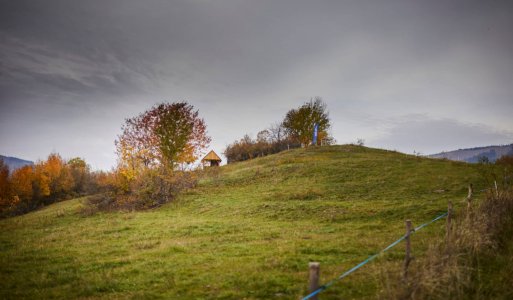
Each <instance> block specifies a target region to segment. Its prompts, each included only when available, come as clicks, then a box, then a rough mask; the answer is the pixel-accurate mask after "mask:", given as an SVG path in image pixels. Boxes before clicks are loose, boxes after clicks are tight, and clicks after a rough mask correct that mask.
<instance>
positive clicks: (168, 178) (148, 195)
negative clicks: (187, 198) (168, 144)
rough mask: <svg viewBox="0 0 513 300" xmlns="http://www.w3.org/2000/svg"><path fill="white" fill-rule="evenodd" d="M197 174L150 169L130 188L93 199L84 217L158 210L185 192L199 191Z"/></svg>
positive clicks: (137, 177) (114, 190)
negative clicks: (196, 189)
mask: <svg viewBox="0 0 513 300" xmlns="http://www.w3.org/2000/svg"><path fill="white" fill-rule="evenodd" d="M196 184H197V178H196V175H195V174H194V173H193V172H180V171H170V170H167V169H165V168H146V169H143V170H141V171H140V172H139V173H138V175H137V176H136V177H135V178H134V179H133V180H131V181H130V182H129V184H128V188H127V189H125V188H115V189H112V191H111V192H106V193H102V194H99V195H96V196H92V197H89V199H88V201H87V202H86V208H85V209H84V210H85V211H84V214H86V215H87V214H90V213H91V212H92V213H94V212H96V211H109V210H141V209H149V208H154V207H158V206H160V205H162V204H165V203H168V202H170V201H172V200H173V199H175V198H176V196H177V195H178V194H179V193H180V192H182V191H183V190H186V189H190V188H193V187H195V186H196Z"/></svg>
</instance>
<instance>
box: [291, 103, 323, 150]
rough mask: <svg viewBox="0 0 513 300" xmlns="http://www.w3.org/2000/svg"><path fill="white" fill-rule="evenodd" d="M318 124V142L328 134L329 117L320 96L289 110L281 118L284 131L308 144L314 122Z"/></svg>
mask: <svg viewBox="0 0 513 300" xmlns="http://www.w3.org/2000/svg"><path fill="white" fill-rule="evenodd" d="M315 123H317V124H318V125H319V128H318V136H319V143H320V140H321V139H322V138H326V137H327V136H328V134H327V130H328V129H329V128H330V119H329V115H328V111H327V110H326V104H325V103H324V102H323V101H322V99H321V98H320V97H316V98H315V99H311V100H310V101H309V102H306V103H305V104H303V105H302V106H301V107H299V108H298V109H292V110H290V111H289V112H288V113H287V114H286V116H285V119H284V120H283V127H284V128H285V131H286V133H287V134H288V135H289V136H290V137H291V138H293V139H295V140H297V141H298V142H300V143H301V144H303V145H305V146H308V145H309V144H310V142H311V140H312V136H313V132H314V124H315Z"/></svg>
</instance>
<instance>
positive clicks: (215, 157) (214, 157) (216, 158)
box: [201, 150, 222, 161]
mask: <svg viewBox="0 0 513 300" xmlns="http://www.w3.org/2000/svg"><path fill="white" fill-rule="evenodd" d="M210 160H214V161H221V160H222V159H221V158H220V157H219V155H217V154H216V153H215V152H214V150H212V151H210V152H209V153H208V154H207V155H205V157H203V159H202V160H201V161H210Z"/></svg>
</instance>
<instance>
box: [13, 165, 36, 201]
mask: <svg viewBox="0 0 513 300" xmlns="http://www.w3.org/2000/svg"><path fill="white" fill-rule="evenodd" d="M33 179H34V171H33V170H32V166H24V167H22V168H19V169H16V170H14V172H13V173H12V175H11V187H12V191H13V194H14V195H16V196H18V197H19V198H20V199H21V200H22V201H30V200H32V195H33V190H32V180H33Z"/></svg>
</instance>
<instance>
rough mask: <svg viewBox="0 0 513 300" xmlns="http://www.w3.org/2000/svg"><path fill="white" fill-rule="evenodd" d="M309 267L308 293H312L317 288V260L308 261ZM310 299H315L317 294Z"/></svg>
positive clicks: (318, 269)
mask: <svg viewBox="0 0 513 300" xmlns="http://www.w3.org/2000/svg"><path fill="white" fill-rule="evenodd" d="M308 269H309V273H310V274H309V278H308V291H309V293H313V292H314V291H316V290H317V289H318V288H319V273H320V263H318V262H310V263H308ZM310 299H312V300H317V299H318V298H317V295H315V296H313V297H312V298H310Z"/></svg>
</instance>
